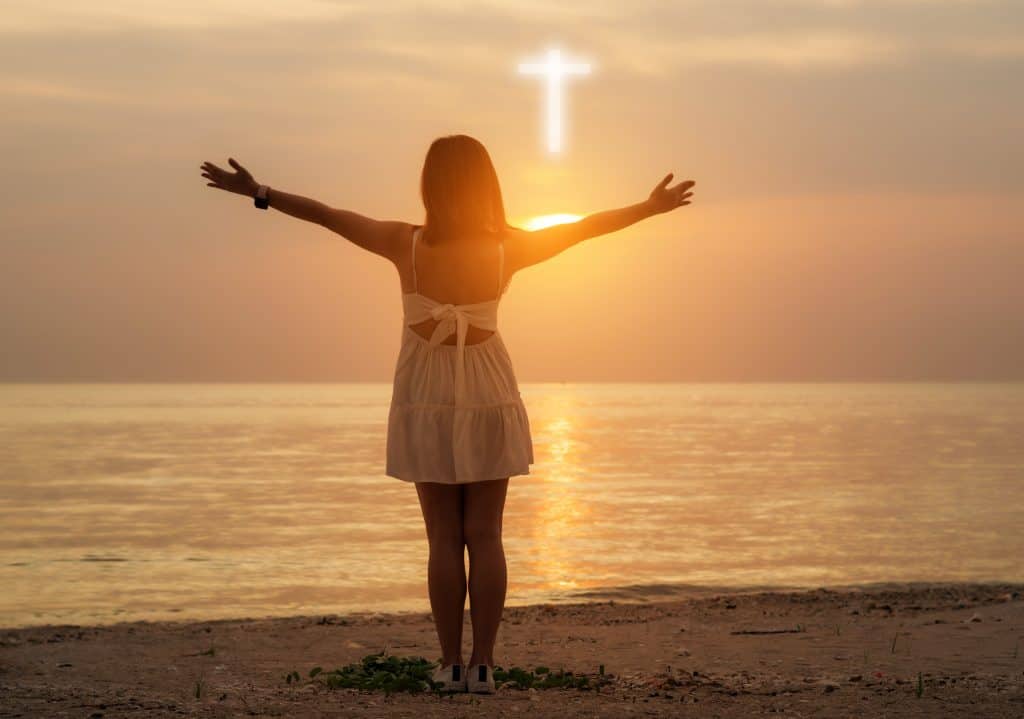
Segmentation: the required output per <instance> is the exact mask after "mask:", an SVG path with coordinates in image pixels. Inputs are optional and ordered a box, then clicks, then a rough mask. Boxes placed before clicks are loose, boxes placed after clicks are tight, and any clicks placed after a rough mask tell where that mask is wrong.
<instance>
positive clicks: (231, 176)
mask: <svg viewBox="0 0 1024 719" xmlns="http://www.w3.org/2000/svg"><path fill="white" fill-rule="evenodd" d="M228 162H229V163H230V164H231V166H232V167H233V168H235V170H237V172H228V171H227V170H225V169H223V168H220V167H217V166H216V165H214V164H213V163H212V162H204V163H203V164H202V165H200V169H201V170H202V171H203V177H205V178H207V179H208V180H212V182H207V183H206V184H207V186H208V187H216V188H217V189H220V190H227V191H228V192H234V193H237V194H239V195H247V196H249V197H253V196H255V194H256V190H258V189H259V186H260V184H259V183H258V182H256V180H255V179H253V176H252V173H250V172H249V171H248V170H246V169H245V168H244V167H242V166H241V165H239V164H238V163H237V162H235V158H233V157H229V158H228Z"/></svg>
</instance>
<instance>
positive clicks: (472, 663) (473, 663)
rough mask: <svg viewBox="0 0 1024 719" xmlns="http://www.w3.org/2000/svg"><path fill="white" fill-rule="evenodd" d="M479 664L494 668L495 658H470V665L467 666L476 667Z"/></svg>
mask: <svg viewBox="0 0 1024 719" xmlns="http://www.w3.org/2000/svg"><path fill="white" fill-rule="evenodd" d="M477 664H485V665H487V666H489V667H493V666H494V657H470V659H469V664H468V665H467V666H471V667H475V666H476V665H477Z"/></svg>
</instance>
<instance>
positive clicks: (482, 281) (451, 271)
mask: <svg viewBox="0 0 1024 719" xmlns="http://www.w3.org/2000/svg"><path fill="white" fill-rule="evenodd" d="M425 237H429V233H427V232H425V228H424V227H423V226H418V227H414V228H412V230H411V232H410V238H409V245H408V246H409V252H408V255H407V258H406V261H405V262H402V263H399V264H398V270H399V277H400V281H401V286H402V292H403V295H405V297H404V298H403V299H404V300H405V304H406V305H407V307H408V306H409V305H410V304H413V305H415V304H417V303H410V300H411V299H413V297H414V296H415V295H419V296H420V297H419V298H415V299H417V300H419V301H420V303H422V304H423V305H424V310H421V311H420V312H419V313H417V314H419V315H422V314H424V312H425V311H426V310H429V309H430V308H431V307H433V306H436V305H454V306H465V305H472V306H474V309H476V311H477V314H478V315H479V314H480V313H486V312H488V311H489V310H491V308H490V307H488V303H495V305H496V304H497V302H498V300H500V298H501V295H502V294H503V293H504V290H505V288H506V287H507V285H508V275H507V272H506V268H505V257H504V254H505V253H504V240H505V233H504V232H503V233H500V234H494V235H483V236H477V237H467V238H458V239H445V240H444V241H441V242H428V241H425V240H424V238H425ZM494 310H495V311H496V306H495V308H494ZM439 322H440V320H438V319H434V318H430V319H424V320H420V321H414V322H410V323H409V327H410V329H412V330H413V331H414V332H416V333H417V334H419V335H420V336H421V337H423V338H424V339H429V338H430V337H431V336H432V335H433V333H434V330H435V328H436V327H437V325H438V324H439ZM493 333H494V330H492V329H488V328H483V327H479V326H476V325H475V324H472V323H470V324H469V326H468V328H467V331H466V338H465V341H466V344H475V343H477V342H481V341H483V340H485V339H487V338H488V337H490V336H491V335H492V334H493ZM443 343H444V344H449V345H451V344H455V343H456V336H455V334H454V333H452V334H451V335H450V336H448V337H447V338H446V339H445V340H444V342H443Z"/></svg>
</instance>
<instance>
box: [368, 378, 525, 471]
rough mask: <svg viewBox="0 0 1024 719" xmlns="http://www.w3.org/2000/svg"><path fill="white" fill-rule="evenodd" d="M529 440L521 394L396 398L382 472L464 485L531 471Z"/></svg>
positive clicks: (389, 421) (389, 415)
mask: <svg viewBox="0 0 1024 719" xmlns="http://www.w3.org/2000/svg"><path fill="white" fill-rule="evenodd" d="M531 464H533V442H532V439H531V437H530V420H529V417H528V416H527V413H526V407H525V406H524V405H523V402H522V399H521V398H516V399H512V400H508V401H506V402H502V403H492V404H487V405H468V406H466V405H464V406H455V405H445V404H427V403H404V402H394V403H392V405H391V409H390V411H389V413H388V435H387V468H386V470H385V474H387V475H388V476H389V477H395V478H396V479H401V480H403V481H406V482H441V483H445V484H465V483H468V482H482V481H486V480H491V479H503V478H505V477H512V476H517V475H525V474H529V473H530V465H531Z"/></svg>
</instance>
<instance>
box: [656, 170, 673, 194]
mask: <svg viewBox="0 0 1024 719" xmlns="http://www.w3.org/2000/svg"><path fill="white" fill-rule="evenodd" d="M672 174H673V173H671V172H670V173H668V174H667V175H665V177H664V178H663V179H662V181H661V182H659V183H658V185H657V187H655V188H654V189H656V190H664V189H665V187H666V186H667V185H668V183H669V182H671V181H672Z"/></svg>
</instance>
